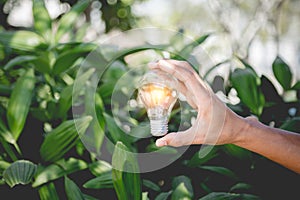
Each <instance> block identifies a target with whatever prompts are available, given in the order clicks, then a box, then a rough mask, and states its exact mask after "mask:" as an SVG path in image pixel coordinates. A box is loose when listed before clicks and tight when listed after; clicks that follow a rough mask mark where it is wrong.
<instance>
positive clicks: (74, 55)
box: [52, 44, 96, 75]
mask: <svg viewBox="0 0 300 200" xmlns="http://www.w3.org/2000/svg"><path fill="white" fill-rule="evenodd" d="M95 47H96V46H94V45H92V44H85V45H83V44H80V45H78V46H77V47H74V48H73V49H70V50H68V51H65V52H63V53H62V54H60V55H59V56H58V57H57V60H56V62H55V63H54V65H53V71H52V73H53V74H54V75H56V74H60V73H62V72H64V71H66V70H67V69H70V68H71V67H72V66H73V64H74V63H75V61H76V60H78V59H79V58H81V57H83V56H85V55H86V54H88V53H89V52H90V51H92V50H93V49H95Z"/></svg>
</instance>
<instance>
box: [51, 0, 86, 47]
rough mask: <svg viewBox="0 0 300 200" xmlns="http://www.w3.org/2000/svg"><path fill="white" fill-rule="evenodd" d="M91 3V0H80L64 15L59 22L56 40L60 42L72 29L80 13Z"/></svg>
mask: <svg viewBox="0 0 300 200" xmlns="http://www.w3.org/2000/svg"><path fill="white" fill-rule="evenodd" d="M89 3H90V1H89V0H80V1H78V2H77V3H76V4H75V5H74V6H73V7H72V9H71V10H70V11H69V12H68V13H66V14H64V15H63V16H62V18H61V19H60V20H59V22H58V29H57V32H56V36H55V39H56V42H59V40H60V39H61V37H62V36H63V35H64V34H66V33H67V32H68V31H70V30H71V28H72V27H73V26H74V24H75V22H76V20H77V19H78V17H79V15H80V14H81V13H82V12H83V11H84V10H85V9H86V8H87V6H88V5H89Z"/></svg>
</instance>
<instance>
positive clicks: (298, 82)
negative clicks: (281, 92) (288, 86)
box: [292, 81, 300, 90]
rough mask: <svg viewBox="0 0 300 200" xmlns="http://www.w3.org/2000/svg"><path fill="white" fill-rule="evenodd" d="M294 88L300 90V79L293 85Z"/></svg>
mask: <svg viewBox="0 0 300 200" xmlns="http://www.w3.org/2000/svg"><path fill="white" fill-rule="evenodd" d="M292 89H293V90H300V81H297V83H295V85H294V86H293V87H292Z"/></svg>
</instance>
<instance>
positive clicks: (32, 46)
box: [0, 30, 47, 53]
mask: <svg viewBox="0 0 300 200" xmlns="http://www.w3.org/2000/svg"><path fill="white" fill-rule="evenodd" d="M0 43H2V44H3V45H4V46H7V47H9V48H12V49H14V50H17V51H20V52H31V53H32V52H33V53H35V52H37V51H39V50H45V49H46V48H47V45H46V44H45V42H44V39H43V38H42V37H41V36H39V35H38V34H36V33H34V32H31V31H24V30H20V31H6V32H0Z"/></svg>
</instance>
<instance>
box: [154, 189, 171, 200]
mask: <svg viewBox="0 0 300 200" xmlns="http://www.w3.org/2000/svg"><path fill="white" fill-rule="evenodd" d="M171 194H172V190H171V191H169V192H162V193H160V194H159V195H157V196H156V197H155V200H167V199H168V197H169V196H170V195H171Z"/></svg>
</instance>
